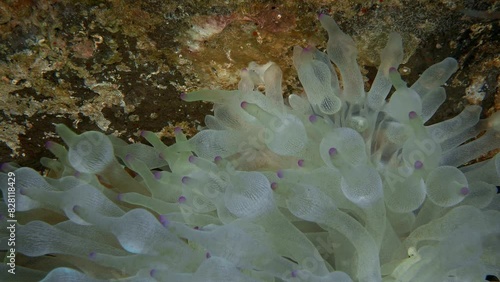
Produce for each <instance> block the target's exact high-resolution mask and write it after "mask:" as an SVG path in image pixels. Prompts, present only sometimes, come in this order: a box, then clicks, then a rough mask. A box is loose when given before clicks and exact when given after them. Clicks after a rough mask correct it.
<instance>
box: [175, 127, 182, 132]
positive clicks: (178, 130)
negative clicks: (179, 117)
mask: <svg viewBox="0 0 500 282" xmlns="http://www.w3.org/2000/svg"><path fill="white" fill-rule="evenodd" d="M174 133H175V134H181V133H182V128H180V127H179V126H176V127H175V128H174Z"/></svg>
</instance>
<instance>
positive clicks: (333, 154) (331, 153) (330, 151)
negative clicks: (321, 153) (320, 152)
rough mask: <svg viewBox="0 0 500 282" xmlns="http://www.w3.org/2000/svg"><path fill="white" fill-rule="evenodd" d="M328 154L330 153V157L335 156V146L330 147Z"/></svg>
mask: <svg viewBox="0 0 500 282" xmlns="http://www.w3.org/2000/svg"><path fill="white" fill-rule="evenodd" d="M328 154H329V155H330V157H333V156H335V154H337V149H336V148H335V147H331V148H330V149H329V150H328Z"/></svg>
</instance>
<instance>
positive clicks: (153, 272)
mask: <svg viewBox="0 0 500 282" xmlns="http://www.w3.org/2000/svg"><path fill="white" fill-rule="evenodd" d="M155 274H156V269H154V268H152V269H151V270H150V271H149V276H151V277H153V278H154V277H155Z"/></svg>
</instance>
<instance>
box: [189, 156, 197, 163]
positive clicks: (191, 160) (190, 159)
mask: <svg viewBox="0 0 500 282" xmlns="http://www.w3.org/2000/svg"><path fill="white" fill-rule="evenodd" d="M196 160H197V158H196V157H195V156H193V155H191V156H189V158H188V162H190V163H192V164H193V163H195V162H196Z"/></svg>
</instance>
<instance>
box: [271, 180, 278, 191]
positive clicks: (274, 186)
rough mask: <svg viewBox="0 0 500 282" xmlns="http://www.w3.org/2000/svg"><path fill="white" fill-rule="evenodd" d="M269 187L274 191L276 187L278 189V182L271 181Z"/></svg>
mask: <svg viewBox="0 0 500 282" xmlns="http://www.w3.org/2000/svg"><path fill="white" fill-rule="evenodd" d="M271 189H272V190H273V191H275V190H276V189H278V183H276V182H273V183H271Z"/></svg>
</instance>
